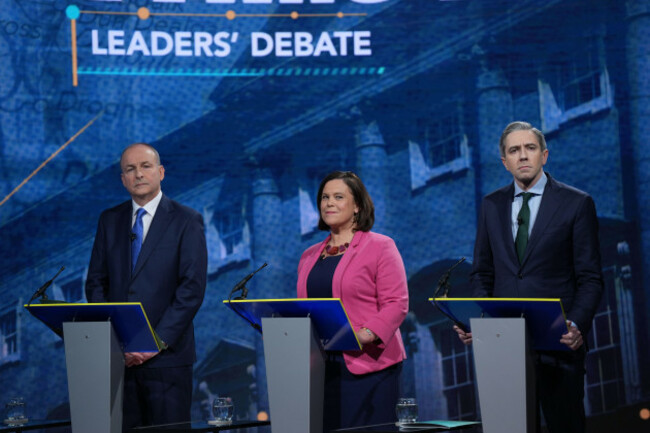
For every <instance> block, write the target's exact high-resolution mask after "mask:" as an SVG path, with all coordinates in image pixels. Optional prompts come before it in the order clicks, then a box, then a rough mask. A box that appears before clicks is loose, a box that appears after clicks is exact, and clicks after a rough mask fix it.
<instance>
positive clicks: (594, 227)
mask: <svg viewBox="0 0 650 433" xmlns="http://www.w3.org/2000/svg"><path fill="white" fill-rule="evenodd" d="M573 269H574V274H575V279H576V293H575V297H574V300H573V304H572V306H571V310H570V311H567V318H568V319H570V320H572V321H574V322H575V323H576V325H578V329H580V331H581V332H582V333H583V334H584V335H586V334H587V333H588V332H589V329H590V328H591V322H592V320H593V318H594V315H595V314H596V310H597V309H598V304H599V303H600V298H601V296H602V294H603V291H604V283H603V276H602V270H601V262H600V245H599V242H598V217H597V215H596V206H595V205H594V201H593V199H592V198H591V197H589V196H587V197H586V198H585V199H584V200H583V203H582V205H581V206H580V208H579V209H578V213H577V214H576V219H575V223H574V226H573Z"/></svg>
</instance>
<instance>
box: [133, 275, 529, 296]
mask: <svg viewBox="0 0 650 433" xmlns="http://www.w3.org/2000/svg"><path fill="white" fill-rule="evenodd" d="M519 277H520V278H521V275H520V276H519ZM129 295H135V290H129Z"/></svg>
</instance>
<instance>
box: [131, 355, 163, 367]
mask: <svg viewBox="0 0 650 433" xmlns="http://www.w3.org/2000/svg"><path fill="white" fill-rule="evenodd" d="M156 355H158V352H126V353H124V361H125V363H126V366H127V367H133V366H134V365H141V364H144V363H145V362H147V361H149V360H150V359H151V358H153V357H154V356H156Z"/></svg>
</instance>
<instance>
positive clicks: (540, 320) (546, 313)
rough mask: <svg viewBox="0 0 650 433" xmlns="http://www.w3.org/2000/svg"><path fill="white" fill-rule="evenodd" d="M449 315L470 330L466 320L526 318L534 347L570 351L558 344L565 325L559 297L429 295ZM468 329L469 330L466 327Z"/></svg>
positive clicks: (564, 330)
mask: <svg viewBox="0 0 650 433" xmlns="http://www.w3.org/2000/svg"><path fill="white" fill-rule="evenodd" d="M429 301H431V302H435V303H436V304H437V305H438V307H440V309H442V310H443V311H444V312H445V313H447V314H448V315H449V316H451V317H453V318H454V319H456V320H457V321H458V322H460V323H462V324H463V325H465V326H466V327H467V329H470V323H469V319H471V318H481V317H502V318H513V317H514V318H517V317H523V318H524V319H526V326H527V327H528V331H529V333H530V337H531V339H532V345H533V348H535V349H537V350H570V349H569V348H568V347H567V346H565V345H564V344H562V343H560V338H562V334H566V333H567V331H568V327H567V324H566V317H565V315H564V308H563V307H562V301H561V300H560V299H551V298H548V299H547V298H436V299H435V300H434V299H433V298H430V299H429ZM470 331H471V329H470Z"/></svg>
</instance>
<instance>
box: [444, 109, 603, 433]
mask: <svg viewBox="0 0 650 433" xmlns="http://www.w3.org/2000/svg"><path fill="white" fill-rule="evenodd" d="M499 147H500V153H501V161H502V162H503V165H504V166H505V168H506V169H507V170H508V171H509V172H510V173H511V174H512V176H513V178H514V182H513V183H512V184H510V185H508V186H506V187H504V188H501V189H499V190H496V191H494V192H492V193H491V194H488V195H487V196H486V197H485V198H484V199H483V204H482V206H481V213H480V217H479V221H478V226H477V232H476V244H475V247H474V263H473V266H472V272H471V274H470V278H471V282H472V286H473V289H474V295H475V296H477V297H490V296H494V297H502V298H561V299H562V305H563V307H564V311H565V313H566V317H567V327H568V332H567V333H566V334H564V335H563V336H562V338H561V340H560V342H561V343H563V344H565V345H566V346H567V347H569V348H570V349H571V351H566V352H562V351H557V352H554V351H549V352H541V351H538V352H537V353H535V361H536V362H535V365H536V374H537V396H538V399H539V402H540V405H541V408H542V412H543V413H544V418H545V420H546V424H547V427H548V429H549V431H550V432H551V433H555V432H557V433H569V432H570V433H580V432H584V430H585V413H584V405H583V399H584V374H585V367H584V363H585V353H586V350H585V341H584V338H585V337H586V335H587V334H588V332H589V330H590V328H591V322H592V319H593V317H594V314H595V313H596V309H597V307H598V304H599V302H600V298H601V295H602V292H603V289H604V286H603V278H602V273H601V265H600V247H599V243H598V218H597V216H596V208H595V205H594V201H593V200H592V198H591V197H590V196H589V195H588V194H586V193H584V192H582V191H579V190H577V189H575V188H572V187H570V186H568V185H565V184H562V183H560V182H558V181H556V180H555V179H553V178H552V177H551V176H550V175H549V174H548V173H545V172H544V171H543V169H542V167H543V166H544V165H545V164H546V161H547V158H548V149H547V148H546V141H545V139H544V135H543V134H542V132H541V131H539V130H538V129H536V128H533V127H532V126H531V125H530V124H529V123H526V122H513V123H511V124H510V125H508V126H507V127H506V129H505V130H504V132H503V134H502V135H501V140H500V143H499ZM455 330H456V332H457V333H458V335H459V337H460V339H461V341H463V342H464V343H465V344H470V343H471V334H470V333H465V332H463V331H462V330H460V329H458V328H457V327H455Z"/></svg>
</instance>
